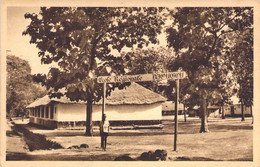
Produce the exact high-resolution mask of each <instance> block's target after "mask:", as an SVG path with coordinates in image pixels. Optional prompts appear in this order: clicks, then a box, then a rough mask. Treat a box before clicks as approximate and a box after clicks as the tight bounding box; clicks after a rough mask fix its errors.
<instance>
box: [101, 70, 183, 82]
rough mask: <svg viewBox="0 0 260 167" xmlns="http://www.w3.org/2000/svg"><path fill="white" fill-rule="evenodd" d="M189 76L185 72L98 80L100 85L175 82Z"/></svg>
mask: <svg viewBox="0 0 260 167" xmlns="http://www.w3.org/2000/svg"><path fill="white" fill-rule="evenodd" d="M186 76H187V74H186V73H185V72H184V71H178V72H169V73H154V74H139V75H122V76H100V77H98V78H97V82H98V83H122V82H144V81H158V80H175V79H184V78H185V77H186Z"/></svg>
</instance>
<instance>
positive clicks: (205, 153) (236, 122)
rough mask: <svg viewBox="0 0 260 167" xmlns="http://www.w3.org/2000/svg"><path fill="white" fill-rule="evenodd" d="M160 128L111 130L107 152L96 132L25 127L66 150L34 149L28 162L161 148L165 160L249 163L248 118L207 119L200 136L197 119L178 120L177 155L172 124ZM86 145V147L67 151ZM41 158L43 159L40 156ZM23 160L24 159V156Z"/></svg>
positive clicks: (136, 153) (135, 154)
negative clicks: (205, 130)
mask: <svg viewBox="0 0 260 167" xmlns="http://www.w3.org/2000/svg"><path fill="white" fill-rule="evenodd" d="M163 124H164V128H163V129H139V130H111V131H110V134H109V137H108V146H107V151H102V150H101V148H100V137H99V136H98V131H95V132H94V136H93V137H88V136H84V130H44V129H36V128H34V127H30V126H28V125H25V126H27V128H28V129H30V130H31V131H33V132H34V133H41V134H44V135H45V136H46V137H47V139H49V140H51V141H55V142H57V143H59V144H61V145H62V146H63V147H64V148H65V149H57V150H35V151H32V152H29V153H26V155H27V159H28V160H108V161H109V160H114V159H115V157H117V156H120V155H129V156H131V157H132V158H136V157H138V156H140V155H141V153H143V152H147V151H150V150H151V151H155V150H156V149H164V150H166V151H167V152H168V160H206V161H207V160H216V161H230V160H232V161H234V160H235V161H236V160H239V161H252V160H253V124H251V118H246V121H244V122H241V119H240V118H226V119H224V120H222V119H220V118H210V119H209V130H210V132H209V133H199V129H200V119H199V118H189V117H188V119H187V122H184V121H183V120H182V119H181V120H180V121H179V134H178V145H177V152H175V151H173V139H174V135H173V132H174V122H173V120H164V121H163ZM80 144H88V145H89V148H82V149H66V148H68V147H70V146H73V145H80ZM43 155H44V156H43ZM23 157H26V156H24V155H23Z"/></svg>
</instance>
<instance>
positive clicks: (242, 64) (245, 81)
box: [231, 27, 254, 121]
mask: <svg viewBox="0 0 260 167" xmlns="http://www.w3.org/2000/svg"><path fill="white" fill-rule="evenodd" d="M237 38H238V40H237V41H236V43H235V46H234V48H233V50H232V52H231V54H232V55H233V61H234V62H235V66H234V74H235V76H236V80H237V83H238V85H239V88H238V97H239V99H240V102H241V112H242V121H244V120H245V115H244V110H243V109H244V105H245V106H247V107H250V109H252V105H253V69H254V61H253V58H254V56H253V50H254V49H253V27H249V28H248V29H246V30H245V31H243V32H240V33H239V34H237Z"/></svg>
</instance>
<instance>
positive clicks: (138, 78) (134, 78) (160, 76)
mask: <svg viewBox="0 0 260 167" xmlns="http://www.w3.org/2000/svg"><path fill="white" fill-rule="evenodd" d="M186 76H187V74H186V73H185V72H184V71H177V72H168V73H154V74H138V75H120V76H99V77H97V82H98V83H103V104H102V119H103V116H104V112H105V97H106V95H105V93H106V83H123V82H145V81H160V80H176V102H175V128H174V129H175V131H174V151H176V150H177V133H178V101H179V80H180V79H184V78H185V77H186Z"/></svg>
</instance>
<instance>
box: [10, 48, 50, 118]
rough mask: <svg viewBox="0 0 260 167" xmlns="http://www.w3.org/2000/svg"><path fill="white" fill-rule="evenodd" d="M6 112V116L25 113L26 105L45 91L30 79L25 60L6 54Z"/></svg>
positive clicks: (27, 64) (28, 66) (28, 68)
mask: <svg viewBox="0 0 260 167" xmlns="http://www.w3.org/2000/svg"><path fill="white" fill-rule="evenodd" d="M6 63H7V66H6V67H7V68H6V69H7V75H6V76H7V81H6V90H7V92H6V112H7V116H9V117H12V116H19V115H26V114H27V113H26V106H27V105H29V104H30V103H31V102H33V101H34V100H35V99H36V98H38V97H41V96H43V95H44V94H45V93H46V91H45V89H44V88H43V87H41V86H40V85H38V84H36V83H34V82H33V80H32V75H31V67H30V65H29V63H28V62H27V61H26V60H23V59H20V58H19V57H16V56H14V55H11V54H9V53H8V54H7V57H6Z"/></svg>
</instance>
